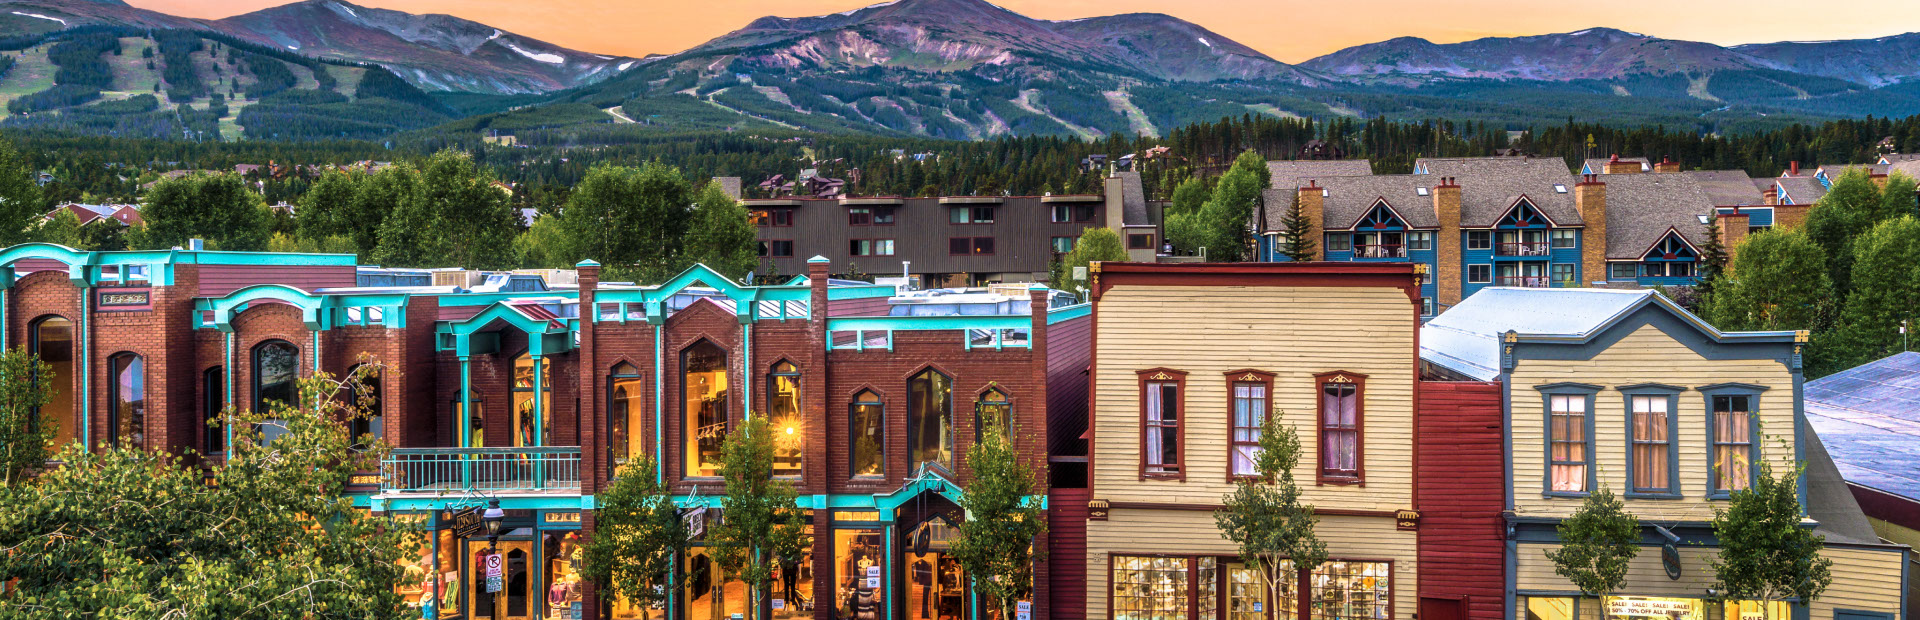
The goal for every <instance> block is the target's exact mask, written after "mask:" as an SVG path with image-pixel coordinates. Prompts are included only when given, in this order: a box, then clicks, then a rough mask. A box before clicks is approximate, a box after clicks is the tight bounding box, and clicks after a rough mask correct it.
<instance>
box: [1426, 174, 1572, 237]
mask: <svg viewBox="0 0 1920 620" xmlns="http://www.w3.org/2000/svg"><path fill="white" fill-rule="evenodd" d="M1415 166H1416V167H1417V168H1418V169H1424V170H1426V171H1427V174H1428V175H1429V176H1435V177H1453V178H1454V182H1455V183H1458V184H1459V185H1460V225H1461V226H1463V227H1466V228H1491V227H1492V226H1493V225H1494V224H1496V223H1498V222H1499V221H1500V217H1501V216H1503V215H1506V214H1507V211H1508V210H1510V209H1512V208H1513V202H1514V200H1515V199H1516V198H1519V197H1520V196H1523V195H1524V196H1526V197H1527V199H1528V200H1527V201H1528V202H1531V203H1533V206H1534V208H1536V209H1539V210H1540V213H1541V214H1542V215H1545V216H1547V219H1550V220H1553V221H1554V222H1555V223H1557V224H1559V225H1561V226H1575V225H1579V224H1580V223H1581V219H1580V212H1579V211H1578V210H1575V209H1574V208H1573V187H1574V183H1575V181H1577V179H1575V178H1574V176H1573V173H1570V172H1567V164H1566V162H1565V161H1564V160H1562V159H1560V158H1557V157H1548V158H1536V157H1463V158H1431V159H1429V158H1422V159H1418V160H1415ZM1436 182H1437V181H1436ZM1556 186H1558V187H1556ZM1563 190H1564V191H1563Z"/></svg>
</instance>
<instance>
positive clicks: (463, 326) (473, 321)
mask: <svg viewBox="0 0 1920 620" xmlns="http://www.w3.org/2000/svg"><path fill="white" fill-rule="evenodd" d="M495 320H499V321H505V322H506V323H507V324H509V325H512V326H514V327H517V328H519V329H520V331H524V332H526V333H528V334H530V335H531V334H544V333H547V332H550V331H553V329H552V326H551V323H552V322H551V321H542V320H539V319H535V318H532V317H528V316H527V315H524V314H520V313H519V312H515V311H514V310H513V309H512V308H509V307H507V306H506V304H498V303H496V304H494V305H493V306H491V307H488V308H487V309H485V310H481V311H480V313H479V314H475V315H473V317H472V318H468V319H466V320H464V321H450V322H448V325H451V326H452V327H453V333H454V335H468V334H472V333H474V332H478V331H481V330H483V329H486V327H487V324H488V323H492V322H494V321H495Z"/></svg>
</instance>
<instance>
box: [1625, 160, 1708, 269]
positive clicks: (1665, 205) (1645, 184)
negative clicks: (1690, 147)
mask: <svg viewBox="0 0 1920 620" xmlns="http://www.w3.org/2000/svg"><path fill="white" fill-rule="evenodd" d="M1606 183H1607V256H1606V257H1607V258H1609V259H1622V260H1634V259H1638V258H1640V257H1641V256H1642V255H1644V254H1646V252H1647V250H1648V249H1650V248H1652V247H1653V246H1654V244H1656V243H1659V242H1660V240H1661V239H1663V238H1665V237H1666V235H1667V231H1668V230H1675V231H1678V232H1679V233H1680V236H1681V237H1682V238H1684V239H1686V240H1687V243H1691V244H1693V246H1694V247H1696V248H1698V247H1701V246H1704V245H1706V242H1707V235H1706V227H1705V226H1704V225H1702V224H1701V223H1700V216H1702V215H1706V214H1709V213H1713V207H1714V202H1713V199H1712V198H1711V197H1710V196H1709V195H1708V194H1707V192H1706V190H1704V189H1702V188H1701V187H1700V183H1698V182H1697V181H1695V179H1694V177H1692V176H1689V175H1686V174H1621V175H1612V176H1608V177H1607V178H1606Z"/></svg>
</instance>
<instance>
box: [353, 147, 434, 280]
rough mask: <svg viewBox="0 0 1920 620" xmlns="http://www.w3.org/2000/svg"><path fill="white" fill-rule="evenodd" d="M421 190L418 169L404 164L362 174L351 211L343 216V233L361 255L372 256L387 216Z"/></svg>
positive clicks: (377, 246) (378, 245)
mask: <svg viewBox="0 0 1920 620" xmlns="http://www.w3.org/2000/svg"><path fill="white" fill-rule="evenodd" d="M419 191H420V173H419V172H418V171H416V170H414V169H413V167H412V166H409V165H406V164H400V165H395V166H392V167H389V168H386V169H383V170H381V171H380V172H377V173H374V174H372V175H368V176H365V177H363V178H362V179H361V180H360V183H359V189H358V191H357V192H356V193H355V194H354V197H353V211H352V213H351V215H349V216H348V217H347V218H345V219H346V224H347V225H348V226H349V227H348V228H347V231H348V232H347V233H346V235H347V236H348V237H351V238H352V239H353V243H354V245H357V246H359V247H360V255H361V256H363V257H369V258H371V257H372V256H373V255H374V253H375V252H376V251H378V250H379V248H380V235H381V232H382V231H383V230H384V229H385V227H386V222H387V218H388V217H389V216H391V215H393V214H394V213H396V212H398V211H400V205H402V204H407V203H408V202H409V201H411V200H412V199H413V195H414V194H415V193H417V192H419Z"/></svg>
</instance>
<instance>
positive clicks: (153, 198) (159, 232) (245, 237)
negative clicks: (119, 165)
mask: <svg viewBox="0 0 1920 620" xmlns="http://www.w3.org/2000/svg"><path fill="white" fill-rule="evenodd" d="M140 218H141V219H142V220H144V221H145V223H146V226H145V231H144V234H142V235H140V236H139V237H138V240H139V242H140V247H135V248H133V249H138V250H161V249H166V248H169V247H174V246H184V245H186V244H187V240H188V239H193V238H200V239H205V240H207V242H208V243H209V244H212V245H214V246H215V247H218V248H219V249H221V250H227V251H240V252H257V251H260V250H265V249H267V237H268V235H269V233H270V232H271V229H270V227H271V226H272V224H273V214H272V213H271V212H269V211H268V209H267V206H266V204H265V203H263V202H261V200H260V195H259V194H256V193H253V191H252V190H250V189H248V188H247V184H246V181H244V180H242V179H241V178H240V176H239V175H236V174H230V173H225V174H190V175H187V176H183V177H179V178H173V179H165V180H162V181H160V182H159V183H157V184H155V185H154V186H153V189H151V190H148V191H147V204H146V206H145V207H144V208H142V209H141V210H140ZM129 241H133V238H132V237H130V238H129Z"/></svg>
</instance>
